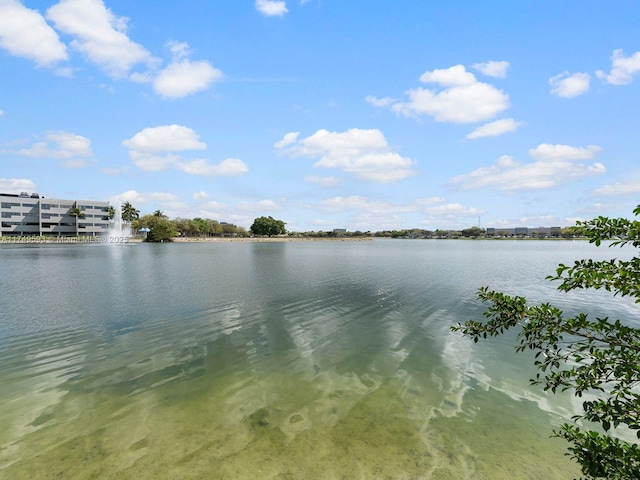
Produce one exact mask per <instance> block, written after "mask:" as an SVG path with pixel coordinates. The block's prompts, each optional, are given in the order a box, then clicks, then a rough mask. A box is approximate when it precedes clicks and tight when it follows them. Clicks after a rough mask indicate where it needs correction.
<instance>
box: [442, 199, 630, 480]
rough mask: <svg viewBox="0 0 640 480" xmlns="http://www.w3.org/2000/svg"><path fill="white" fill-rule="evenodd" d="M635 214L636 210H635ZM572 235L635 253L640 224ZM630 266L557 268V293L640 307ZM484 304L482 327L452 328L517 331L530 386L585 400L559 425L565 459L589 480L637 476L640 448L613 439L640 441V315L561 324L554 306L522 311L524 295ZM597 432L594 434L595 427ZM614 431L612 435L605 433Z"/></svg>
mask: <svg viewBox="0 0 640 480" xmlns="http://www.w3.org/2000/svg"><path fill="white" fill-rule="evenodd" d="M634 214H635V215H636V216H638V215H640V205H639V206H638V207H636V209H635V210H634ZM577 227H578V230H579V233H580V234H581V235H584V236H586V237H587V238H588V239H589V242H591V243H594V244H595V245H596V246H599V245H600V244H601V242H602V241H603V240H613V242H611V244H610V246H612V247H613V246H623V245H632V246H633V247H635V248H636V249H638V248H639V247H640V221H638V220H628V219H624V218H613V219H610V218H606V217H598V218H596V219H594V220H590V221H588V222H578V225H577ZM635 253H636V254H635V256H634V257H633V258H632V259H631V260H628V261H627V260H618V259H615V258H614V259H612V260H605V261H594V260H590V259H587V260H578V261H576V262H575V263H574V265H573V266H567V265H562V264H560V265H559V266H558V268H557V270H556V275H554V276H551V277H548V279H550V280H559V281H560V282H561V283H560V285H559V287H558V289H559V290H560V291H563V292H570V291H572V290H576V289H596V290H599V289H604V290H607V291H609V292H613V295H614V296H616V295H619V296H621V297H622V296H628V297H631V298H635V302H636V304H639V303H640V257H639V256H638V252H637V250H636V252H635ZM478 296H479V298H480V300H482V301H483V302H487V303H488V304H489V307H488V309H487V311H486V312H485V314H484V315H485V316H486V317H487V319H488V320H487V321H486V322H479V321H475V320H469V321H467V322H465V323H464V324H458V325H456V326H454V327H453V330H458V331H461V332H462V333H464V334H465V335H467V336H469V337H471V338H473V340H474V341H476V342H477V341H478V340H479V339H480V338H487V336H491V337H495V336H498V335H502V334H503V333H504V332H505V331H506V330H509V329H516V330H517V331H518V334H517V337H516V339H517V340H516V341H517V344H516V351H518V352H521V351H525V350H531V351H532V352H534V353H535V361H534V364H535V365H536V367H537V368H538V374H537V375H536V378H535V379H534V380H531V382H532V384H533V385H542V386H543V387H544V389H545V390H551V391H552V392H554V393H555V392H556V391H557V390H560V391H565V390H573V392H574V394H575V395H576V396H578V397H583V396H584V397H586V398H585V399H584V402H583V403H582V409H583V411H582V412H581V413H579V414H577V415H576V416H574V417H573V418H572V420H573V423H565V424H563V425H562V426H561V427H560V430H558V431H556V432H554V435H555V436H557V437H560V438H564V439H565V440H567V441H568V442H569V443H570V444H571V446H570V447H569V452H570V455H571V457H572V458H573V459H575V460H576V461H577V462H578V463H579V464H580V467H581V469H582V474H583V475H584V477H585V478H588V479H616V480H623V479H624V480H627V479H628V480H632V479H639V478H640V445H639V444H638V443H637V442H627V441H625V440H622V439H620V438H619V437H618V436H617V435H615V430H616V429H617V428H619V429H620V430H622V431H627V432H635V434H636V436H637V437H638V438H640V389H639V386H640V328H638V327H637V323H636V322H637V319H638V311H637V310H636V311H635V312H634V313H631V314H630V315H631V316H632V319H631V322H621V321H620V320H615V321H613V320H610V319H609V318H608V317H603V318H599V317H596V318H595V319H594V318H589V317H588V315H587V314H585V313H579V314H577V315H576V316H574V317H572V318H567V317H566V316H565V314H564V313H563V312H562V311H561V310H560V309H558V308H556V307H554V306H552V305H550V304H548V303H543V304H541V305H532V306H531V305H527V300H526V299H525V298H524V297H519V296H509V295H505V294H504V293H501V292H495V291H490V290H489V289H488V288H487V287H483V288H481V289H480V292H479V295H478ZM594 424H595V426H597V428H594V427H593V425H594ZM612 428H613V430H614V434H611V431H612V430H611V429H612Z"/></svg>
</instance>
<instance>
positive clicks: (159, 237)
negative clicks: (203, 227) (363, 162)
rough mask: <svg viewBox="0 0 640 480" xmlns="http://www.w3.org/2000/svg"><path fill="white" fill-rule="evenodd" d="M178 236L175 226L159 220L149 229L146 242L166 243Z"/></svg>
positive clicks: (168, 221) (167, 221)
mask: <svg viewBox="0 0 640 480" xmlns="http://www.w3.org/2000/svg"><path fill="white" fill-rule="evenodd" d="M177 235H178V231H177V230H176V225H175V223H174V222H172V221H171V220H167V219H166V218H160V219H158V220H157V221H156V222H154V223H153V225H152V226H151V227H150V229H149V233H148V234H147V240H146V241H147V242H167V241H170V240H171V239H172V238H173V237H175V236H177Z"/></svg>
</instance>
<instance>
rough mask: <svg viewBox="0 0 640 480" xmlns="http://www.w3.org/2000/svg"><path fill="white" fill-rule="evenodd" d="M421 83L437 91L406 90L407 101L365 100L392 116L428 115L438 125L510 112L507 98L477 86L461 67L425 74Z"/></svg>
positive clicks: (472, 76)
mask: <svg viewBox="0 0 640 480" xmlns="http://www.w3.org/2000/svg"><path fill="white" fill-rule="evenodd" d="M420 81H421V82H422V83H426V84H436V85H439V86H440V87H441V88H440V89H436V88H434V89H428V88H423V87H418V88H414V89H410V90H408V91H407V92H406V93H407V95H408V97H409V98H408V101H406V102H402V101H393V100H391V99H389V98H377V97H374V96H371V95H370V96H369V97H367V101H368V102H369V103H371V104H373V105H378V106H388V107H389V108H390V109H391V110H393V111H394V112H396V113H398V114H400V115H404V116H408V117H419V116H421V115H429V116H431V117H433V118H434V119H435V120H436V121H438V122H451V123H473V122H481V121H484V120H489V119H491V118H493V117H495V116H496V115H497V114H499V113H500V112H503V111H504V110H506V109H507V108H509V106H510V104H509V96H508V95H507V94H505V93H503V92H502V91H501V90H498V89H497V88H495V87H494V86H493V85H489V84H488V83H483V82H479V81H478V80H477V79H476V77H475V76H474V75H473V74H472V73H471V72H468V71H467V70H466V69H465V67H464V66H463V65H455V66H453V67H450V68H446V69H436V70H432V71H427V72H424V73H423V74H422V75H421V76H420Z"/></svg>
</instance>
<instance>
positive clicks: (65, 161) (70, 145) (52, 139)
mask: <svg viewBox="0 0 640 480" xmlns="http://www.w3.org/2000/svg"><path fill="white" fill-rule="evenodd" d="M14 153H16V154H18V155H24V156H25V157H32V158H53V159H57V160H61V165H62V166H63V167H69V168H76V167H84V166H87V165H89V164H91V163H94V162H95V159H93V158H92V157H93V152H92V150H91V140H89V139H88V138H86V137H83V136H82V135H76V134H75V133H70V132H64V131H60V132H49V133H47V134H46V136H45V141H41V142H35V143H33V144H31V145H29V146H28V147H25V148H22V149H20V150H18V151H16V152H14Z"/></svg>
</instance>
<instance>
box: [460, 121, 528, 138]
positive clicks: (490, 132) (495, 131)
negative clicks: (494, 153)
mask: <svg viewBox="0 0 640 480" xmlns="http://www.w3.org/2000/svg"><path fill="white" fill-rule="evenodd" d="M523 124H524V122H517V121H515V120H514V119H513V118H503V119H501V120H496V121H495V122H490V123H485V124H484V125H481V126H480V127H478V128H476V129H475V130H474V131H473V132H471V133H470V134H469V135H467V138H468V139H469V140H475V139H477V138H482V137H497V136H499V135H503V134H505V133H511V132H515V131H516V130H517V129H518V127H519V126H521V125H523Z"/></svg>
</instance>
